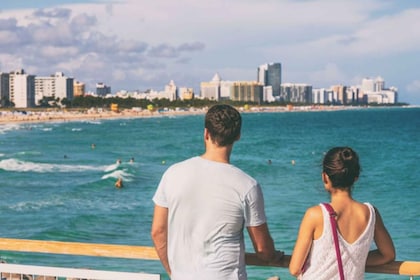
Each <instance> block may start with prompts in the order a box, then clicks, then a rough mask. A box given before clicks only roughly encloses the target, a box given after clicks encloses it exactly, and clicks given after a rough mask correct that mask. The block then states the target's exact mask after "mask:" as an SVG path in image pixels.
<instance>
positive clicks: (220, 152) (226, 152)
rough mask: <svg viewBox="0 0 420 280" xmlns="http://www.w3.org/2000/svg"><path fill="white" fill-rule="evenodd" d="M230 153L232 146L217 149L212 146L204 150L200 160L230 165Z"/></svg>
mask: <svg viewBox="0 0 420 280" xmlns="http://www.w3.org/2000/svg"><path fill="white" fill-rule="evenodd" d="M231 152H232V146H226V147H217V146H212V147H208V148H206V151H205V152H204V154H202V155H201V157H202V158H204V159H207V160H211V161H216V162H222V163H230V154H231Z"/></svg>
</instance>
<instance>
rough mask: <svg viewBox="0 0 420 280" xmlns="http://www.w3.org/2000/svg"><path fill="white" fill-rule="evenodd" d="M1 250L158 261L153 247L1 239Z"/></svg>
mask: <svg viewBox="0 0 420 280" xmlns="http://www.w3.org/2000/svg"><path fill="white" fill-rule="evenodd" d="M0 250H2V251H16V252H34V253H48V254H65V255H81V256H96V257H112V258H126V259H145V260H158V259H159V258H158V256H157V254H156V251H155V249H154V248H153V247H145V246H131V245H111V244H96V243H79V242H61V241H45V240H27V239H11V238H0Z"/></svg>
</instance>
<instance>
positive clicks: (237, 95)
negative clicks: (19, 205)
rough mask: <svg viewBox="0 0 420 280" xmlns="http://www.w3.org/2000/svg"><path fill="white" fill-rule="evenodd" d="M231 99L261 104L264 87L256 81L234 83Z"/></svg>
mask: <svg viewBox="0 0 420 280" xmlns="http://www.w3.org/2000/svg"><path fill="white" fill-rule="evenodd" d="M230 99H231V100H233V101H243V102H256V103H258V104H261V102H262V101H263V85H261V84H260V83H258V82H255V81H237V82H234V83H233V85H232V92H231V96H230Z"/></svg>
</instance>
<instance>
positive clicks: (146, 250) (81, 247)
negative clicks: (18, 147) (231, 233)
mask: <svg viewBox="0 0 420 280" xmlns="http://www.w3.org/2000/svg"><path fill="white" fill-rule="evenodd" d="M0 251H15V252H28V253H30V252H33V253H46V254H65V255H81V256H95V257H109V258H127V259H143V260H159V258H158V256H157V254H156V251H155V249H154V248H153V247H147V246H132V245H111V244H97V243H80V242H62V241H46V240H28V239H12V238H0ZM245 259H246V264H247V265H255V266H274V267H283V268H288V267H289V262H290V255H285V256H284V258H283V259H282V260H281V261H280V262H279V263H268V262H264V261H262V260H260V259H258V257H257V255H256V254H255V253H246V255H245ZM366 272H368V273H383V274H395V275H406V276H420V262H419V261H394V262H391V263H388V264H384V265H379V266H371V267H366Z"/></svg>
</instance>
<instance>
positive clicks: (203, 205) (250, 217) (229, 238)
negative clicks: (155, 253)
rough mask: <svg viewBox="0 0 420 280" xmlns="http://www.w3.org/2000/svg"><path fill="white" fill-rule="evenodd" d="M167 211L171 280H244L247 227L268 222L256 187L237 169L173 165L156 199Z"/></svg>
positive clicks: (198, 162) (195, 162)
mask: <svg viewBox="0 0 420 280" xmlns="http://www.w3.org/2000/svg"><path fill="white" fill-rule="evenodd" d="M153 201H154V203H155V204H156V205H158V206H161V207H165V208H168V258H169V265H170V267H171V272H172V275H171V279H172V280H188V279H194V280H196V279H204V280H206V279H209V280H210V279H211V280H218V279H220V280H229V279H232V280H238V279H240V280H244V279H247V275H246V270H245V248H244V247H245V244H244V235H243V231H244V227H247V226H259V225H261V224H263V223H265V222H266V216H265V211H264V200H263V195H262V191H261V188H260V186H259V184H258V182H257V181H256V180H255V179H254V178H252V177H250V176H249V175H247V174H246V173H245V172H243V171H242V170H240V169H239V168H237V167H235V166H233V165H231V164H227V163H219V162H214V161H210V160H206V159H203V158H201V157H193V158H190V159H188V160H185V161H183V162H180V163H177V164H174V165H172V166H171V167H169V168H168V170H167V171H166V172H165V173H164V175H163V176H162V179H161V182H160V184H159V186H158V188H157V191H156V193H155V195H154V197H153Z"/></svg>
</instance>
